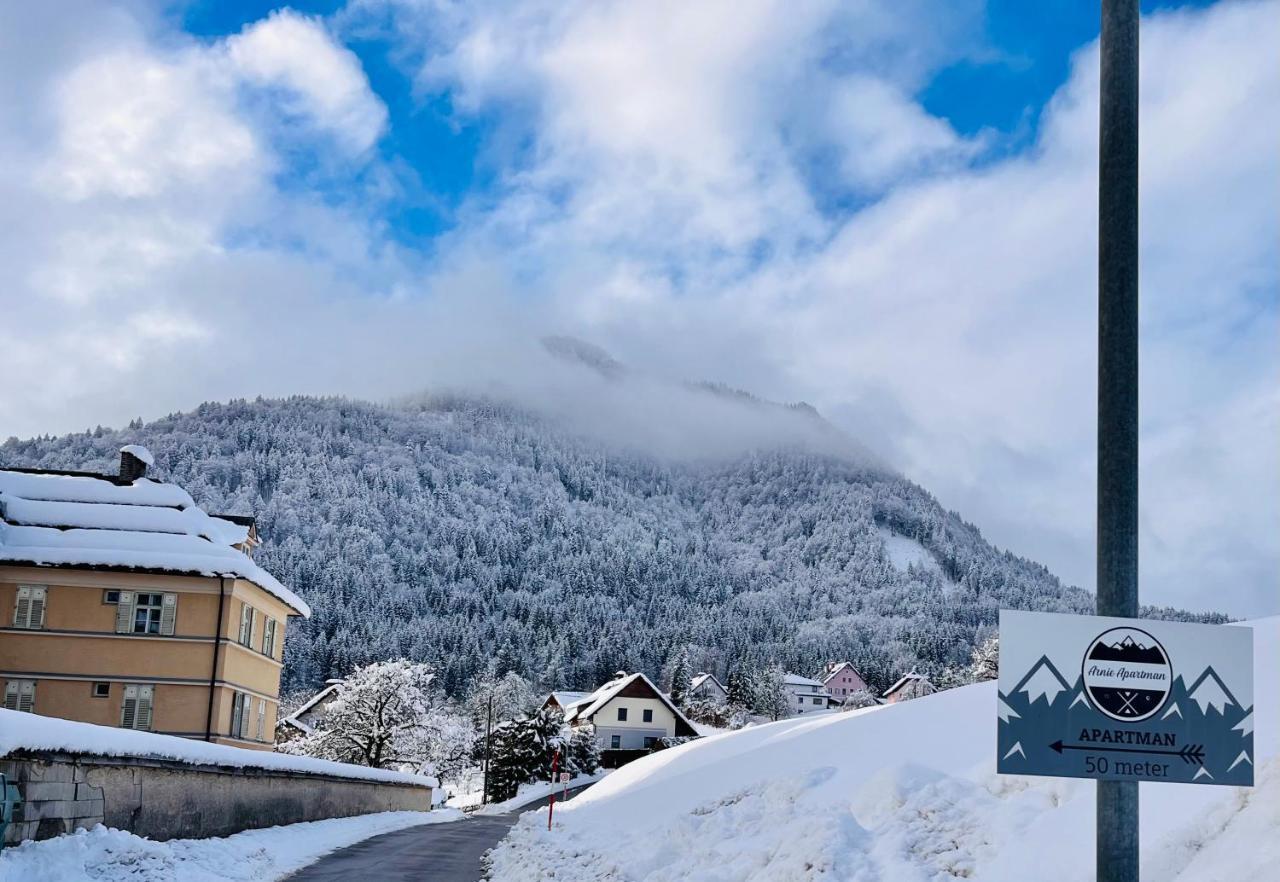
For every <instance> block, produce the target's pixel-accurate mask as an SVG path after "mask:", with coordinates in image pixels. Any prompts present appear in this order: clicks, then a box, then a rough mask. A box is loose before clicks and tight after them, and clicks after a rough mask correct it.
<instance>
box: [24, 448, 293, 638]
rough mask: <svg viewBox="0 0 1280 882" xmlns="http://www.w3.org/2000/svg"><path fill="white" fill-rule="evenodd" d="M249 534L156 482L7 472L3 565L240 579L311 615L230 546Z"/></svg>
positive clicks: (241, 526) (172, 487)
mask: <svg viewBox="0 0 1280 882" xmlns="http://www.w3.org/2000/svg"><path fill="white" fill-rule="evenodd" d="M248 530H249V528H248V527H247V526H246V525H245V524H238V523H235V522H233V521H230V520H227V519H225V518H219V517H213V516H212V515H209V514H206V513H205V512H204V510H203V509H201V508H200V507H199V506H198V505H196V504H195V501H194V500H193V499H192V498H191V496H190V494H188V493H187V491H185V490H183V489H182V488H181V487H178V486H177V485H175V484H166V483H164V482H161V481H156V480H153V479H151V478H138V479H137V480H134V481H126V480H123V479H120V478H117V477H114V476H110V475H96V474H91V473H87V472H54V471H36V470H24V469H0V563H11V564H29V565H32V566H87V567H100V568H103V569H122V570H129V571H134V572H163V573H181V574H187V575H200V576H236V577H238V578H242V579H247V580H248V581H250V582H253V583H255V584H257V585H259V586H260V587H261V588H263V589H264V590H266V591H268V592H269V593H271V594H273V595H275V596H276V597H277V598H279V599H280V600H281V601H283V602H284V603H285V604H287V605H288V606H290V607H292V608H293V609H295V610H297V612H298V613H300V614H301V615H303V616H309V615H311V608H310V607H309V606H307V604H306V602H304V601H303V600H302V599H301V598H300V597H298V596H297V595H296V594H294V593H293V592H292V591H290V590H289V589H288V588H285V587H284V586H283V585H281V584H280V583H279V582H278V581H277V580H276V578H275V577H274V576H272V575H271V574H270V573H268V572H267V571H266V570H264V569H263V568H262V567H260V566H258V565H257V564H255V563H254V562H253V561H252V560H251V559H250V558H249V557H248V556H247V555H245V554H244V553H242V552H241V551H239V550H238V549H235V548H232V547H231V546H232V545H235V544H238V543H243V542H244V541H245V539H246V537H247V536H248Z"/></svg>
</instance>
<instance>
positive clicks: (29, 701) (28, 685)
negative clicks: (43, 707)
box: [18, 680, 36, 714]
mask: <svg viewBox="0 0 1280 882" xmlns="http://www.w3.org/2000/svg"><path fill="white" fill-rule="evenodd" d="M35 708H36V681H35V680H22V681H20V682H19V683H18V710H20V711H21V712H22V713H24V714H29V713H31V712H32V711H34V710H35Z"/></svg>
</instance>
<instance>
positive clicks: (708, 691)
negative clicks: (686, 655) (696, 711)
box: [689, 671, 729, 704]
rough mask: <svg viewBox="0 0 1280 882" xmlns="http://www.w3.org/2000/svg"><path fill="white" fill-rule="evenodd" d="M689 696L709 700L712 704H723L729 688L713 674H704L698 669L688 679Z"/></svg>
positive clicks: (727, 696)
mask: <svg viewBox="0 0 1280 882" xmlns="http://www.w3.org/2000/svg"><path fill="white" fill-rule="evenodd" d="M689 697H690V698H698V699H701V700H703V701H710V702H712V703H714V704H724V703H725V702H726V701H728V700H729V690H728V689H726V688H725V685H724V684H723V683H721V682H720V681H719V679H717V678H716V675H715V674H706V673H703V672H702V671H699V672H698V673H696V674H694V675H693V679H692V680H690V681H689Z"/></svg>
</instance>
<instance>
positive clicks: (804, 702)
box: [782, 674, 831, 716]
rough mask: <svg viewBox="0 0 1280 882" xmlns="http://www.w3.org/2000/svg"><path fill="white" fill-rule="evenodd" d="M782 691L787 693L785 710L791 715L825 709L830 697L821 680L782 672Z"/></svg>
mask: <svg viewBox="0 0 1280 882" xmlns="http://www.w3.org/2000/svg"><path fill="white" fill-rule="evenodd" d="M782 691H783V692H785V693H786V695H787V710H788V712H789V713H790V714H791V715H792V716H795V715H797V714H809V713H813V712H814V711H825V710H826V709H827V703H828V699H829V698H830V697H831V696H830V695H829V694H828V693H827V690H826V687H824V686H823V685H822V683H821V681H819V680H815V679H813V678H812V677H802V676H800V675H799V674H783V675H782Z"/></svg>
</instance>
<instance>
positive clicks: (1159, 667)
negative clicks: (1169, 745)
mask: <svg viewBox="0 0 1280 882" xmlns="http://www.w3.org/2000/svg"><path fill="white" fill-rule="evenodd" d="M1080 672H1081V676H1082V677H1083V680H1084V687H1085V694H1086V695H1087V696H1088V697H1089V703H1090V704H1092V705H1093V706H1094V708H1096V709H1097V710H1098V711H1099V712H1100V713H1103V714H1105V715H1106V716H1108V717H1110V718H1111V719H1113V720H1120V721H1122V722H1126V723H1137V722H1141V721H1142V720H1146V719H1149V718H1151V717H1153V716H1155V714H1156V712H1157V711H1159V710H1160V708H1161V707H1163V706H1164V703H1165V701H1166V700H1167V699H1168V697H1169V692H1170V690H1171V689H1172V688H1173V665H1172V664H1171V663H1170V661H1169V655H1168V653H1167V652H1165V649H1164V647H1163V646H1161V645H1160V641H1159V640H1157V639H1156V638H1155V637H1153V636H1151V635H1150V634H1148V633H1147V632H1146V631H1143V630H1142V629H1140V628H1131V627H1121V628H1111V629H1110V630H1108V631H1104V632H1103V633H1101V634H1099V635H1098V636H1097V637H1095V638H1094V639H1093V641H1092V642H1091V643H1090V644H1089V647H1088V649H1086V650H1085V653H1084V659H1083V661H1082V663H1081V669H1080ZM1208 700H1212V701H1214V702H1215V703H1219V704H1220V703H1221V696H1218V695H1217V694H1214V695H1213V696H1211V698H1210V699H1208ZM1179 715H1181V712H1180V711H1179Z"/></svg>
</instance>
